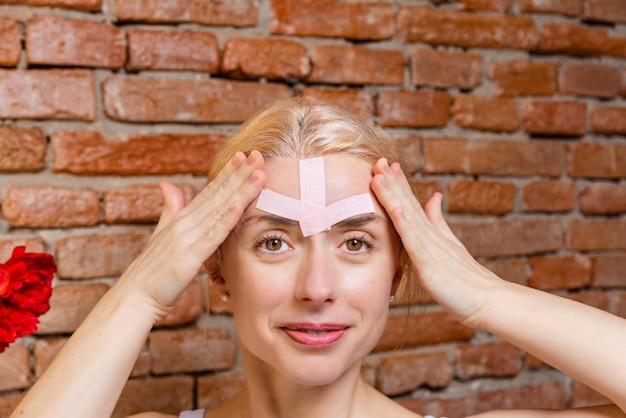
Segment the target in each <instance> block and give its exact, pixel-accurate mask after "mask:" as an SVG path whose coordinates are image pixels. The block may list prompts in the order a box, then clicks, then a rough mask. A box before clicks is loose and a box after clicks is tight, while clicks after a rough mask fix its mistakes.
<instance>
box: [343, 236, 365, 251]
mask: <svg viewBox="0 0 626 418" xmlns="http://www.w3.org/2000/svg"><path fill="white" fill-rule="evenodd" d="M363 245H364V244H363V241H361V240H360V239H355V238H353V239H349V240H348V241H346V249H348V251H360V250H361V249H362V248H363Z"/></svg>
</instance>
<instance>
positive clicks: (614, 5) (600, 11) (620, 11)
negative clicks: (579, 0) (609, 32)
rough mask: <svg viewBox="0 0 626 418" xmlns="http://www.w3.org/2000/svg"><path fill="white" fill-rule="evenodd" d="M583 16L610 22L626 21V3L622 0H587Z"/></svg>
mask: <svg viewBox="0 0 626 418" xmlns="http://www.w3.org/2000/svg"><path fill="white" fill-rule="evenodd" d="M583 6H584V7H583V16H582V17H583V18H584V19H586V20H594V21H600V22H610V23H626V3H624V2H623V1H622V0H585V2H584V3H583Z"/></svg>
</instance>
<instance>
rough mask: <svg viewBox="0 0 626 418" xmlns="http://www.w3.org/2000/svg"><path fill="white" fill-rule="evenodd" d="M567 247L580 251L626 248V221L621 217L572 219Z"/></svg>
mask: <svg viewBox="0 0 626 418" xmlns="http://www.w3.org/2000/svg"><path fill="white" fill-rule="evenodd" d="M567 248H569V249H572V250H580V251H593V250H626V221H624V220H621V219H572V220H571V221H570V222H569V228H568V233H567Z"/></svg>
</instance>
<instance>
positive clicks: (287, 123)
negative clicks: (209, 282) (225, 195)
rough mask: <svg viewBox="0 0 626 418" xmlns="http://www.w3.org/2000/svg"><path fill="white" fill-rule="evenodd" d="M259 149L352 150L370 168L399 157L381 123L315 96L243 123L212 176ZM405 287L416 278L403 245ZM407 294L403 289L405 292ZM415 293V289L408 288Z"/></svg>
mask: <svg viewBox="0 0 626 418" xmlns="http://www.w3.org/2000/svg"><path fill="white" fill-rule="evenodd" d="M253 150H257V151H259V152H260V153H261V155H263V158H264V159H265V160H266V161H267V160H270V159H272V158H279V157H280V158H299V159H303V158H312V157H320V156H324V155H328V154H337V153H339V154H341V153H345V154H350V155H354V156H356V157H358V158H360V159H362V160H364V161H366V162H367V163H369V164H371V165H372V167H373V166H374V164H375V163H376V162H377V161H378V160H379V159H380V158H386V159H387V160H388V161H389V163H390V164H391V163H393V162H395V161H398V156H397V154H396V152H395V147H394V144H393V142H392V140H391V139H390V138H389V136H388V135H387V134H386V133H385V131H383V130H382V128H380V127H378V126H376V125H374V124H373V123H372V122H371V121H369V120H368V119H362V118H358V117H356V116H354V115H352V114H350V113H348V112H346V111H344V110H342V109H339V108H337V107H335V106H331V105H328V104H324V103H320V102H317V101H314V100H311V99H303V98H293V99H287V100H281V101H279V102H276V103H275V104H273V105H272V106H270V107H269V108H267V109H265V110H263V111H261V112H260V113H258V114H257V115H256V116H254V117H252V118H251V119H249V120H248V121H247V122H246V123H244V124H243V125H242V126H241V127H240V128H239V130H238V131H237V132H236V133H235V135H234V136H233V137H232V138H231V139H230V140H229V141H227V142H226V144H224V146H223V148H222V149H221V151H220V152H219V153H218V154H217V155H216V156H215V159H214V160H213V162H212V164H211V168H210V170H209V174H208V180H209V181H211V180H213V179H214V178H215V177H216V176H217V174H218V173H219V172H220V171H221V170H222V169H223V168H224V166H225V165H226V164H227V163H228V162H229V161H230V159H231V158H232V157H233V156H234V155H235V153H236V152H238V151H241V152H243V153H244V154H246V155H248V154H249V153H250V152H251V151H253ZM218 258H219V257H218V256H217V257H216V256H213V257H211V259H210V260H209V263H208V270H209V274H210V275H211V277H214V278H216V277H219V274H220V272H219V260H218ZM399 268H401V269H402V280H401V282H403V283H402V286H401V287H402V288H404V291H406V290H407V289H406V286H407V285H409V287H411V283H416V282H415V281H414V280H412V278H411V279H410V278H409V277H407V276H408V275H411V274H412V269H411V266H410V260H409V258H408V255H407V254H406V251H405V250H404V249H402V253H401V257H400V266H399ZM402 293H404V292H402ZM410 293H412V292H410Z"/></svg>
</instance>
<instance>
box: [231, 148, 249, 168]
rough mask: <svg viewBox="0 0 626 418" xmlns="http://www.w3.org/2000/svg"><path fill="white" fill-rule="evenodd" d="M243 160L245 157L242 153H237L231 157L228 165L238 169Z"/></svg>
mask: <svg viewBox="0 0 626 418" xmlns="http://www.w3.org/2000/svg"><path fill="white" fill-rule="evenodd" d="M244 158H245V156H244V155H243V154H242V153H240V152H238V153H236V154H235V155H233V158H231V159H230V163H231V164H232V165H233V166H235V167H239V165H240V164H241V162H242V161H243V159H244Z"/></svg>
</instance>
